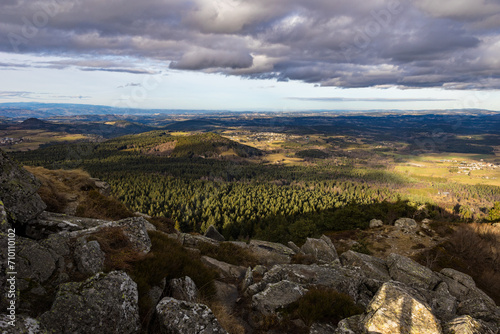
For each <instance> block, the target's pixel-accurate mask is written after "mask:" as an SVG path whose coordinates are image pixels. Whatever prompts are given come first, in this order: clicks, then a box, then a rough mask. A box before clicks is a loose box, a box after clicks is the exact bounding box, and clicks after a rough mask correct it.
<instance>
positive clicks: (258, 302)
mask: <svg viewBox="0 0 500 334" xmlns="http://www.w3.org/2000/svg"><path fill="white" fill-rule="evenodd" d="M306 292H307V290H306V289H304V288H303V287H302V286H301V285H300V284H297V283H294V282H290V281H287V280H284V281H280V282H278V283H272V284H269V285H268V286H267V287H266V289H265V290H264V291H262V292H259V293H257V294H255V295H254V296H253V297H252V307H254V308H255V309H256V310H258V311H259V312H260V313H262V314H264V315H271V314H273V313H274V312H275V311H276V309H279V308H281V307H286V306H288V305H290V304H291V303H293V302H295V301H296V300H297V299H299V298H300V297H302V296H303V295H304V294H305V293H306Z"/></svg>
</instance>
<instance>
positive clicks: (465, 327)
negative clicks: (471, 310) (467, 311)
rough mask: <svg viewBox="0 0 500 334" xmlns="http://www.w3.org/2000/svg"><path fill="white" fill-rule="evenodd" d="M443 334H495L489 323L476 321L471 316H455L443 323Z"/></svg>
mask: <svg viewBox="0 0 500 334" xmlns="http://www.w3.org/2000/svg"><path fill="white" fill-rule="evenodd" d="M444 333H445V334H495V333H496V331H495V329H493V328H492V327H490V325H488V324H485V323H484V322H482V321H480V320H479V321H478V320H476V319H474V318H472V317H471V316H468V315H463V316H461V317H457V318H455V319H453V320H452V321H450V322H448V323H446V324H445V325H444Z"/></svg>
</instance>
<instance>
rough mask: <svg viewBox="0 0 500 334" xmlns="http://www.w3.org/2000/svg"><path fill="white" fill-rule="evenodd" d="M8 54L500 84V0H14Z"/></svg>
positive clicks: (102, 63)
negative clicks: (17, 53) (136, 59)
mask: <svg viewBox="0 0 500 334" xmlns="http://www.w3.org/2000/svg"><path fill="white" fill-rule="evenodd" d="M0 51H4V52H12V53H14V52H24V53H37V54H43V55H62V56H65V57H70V58H71V57H73V58H81V57H85V58H86V59H87V60H86V62H87V64H85V63H83V62H80V63H77V62H76V61H75V62H73V63H71V61H69V62H68V63H66V64H64V63H52V64H45V65H41V66H50V67H53V68H66V67H70V66H75V67H77V68H79V69H81V70H84V71H111V72H127V73H139V74H144V73H150V72H151V71H150V70H143V69H141V68H138V67H137V66H135V65H134V64H133V63H132V62H131V63H129V64H125V65H124V64H121V65H120V64H115V63H113V61H110V60H109V59H113V58H120V57H121V58H127V57H131V58H145V59H150V60H154V61H155V62H156V63H158V62H159V63H162V64H163V65H162V66H163V67H170V68H172V69H179V70H192V71H205V72H218V73H223V74H227V75H240V76H245V77H248V78H269V79H277V80H280V81H287V80H301V81H304V82H310V83H315V84H319V85H323V86H338V87H369V86H398V87H444V88H455V89H471V88H473V89H489V88H499V87H500V79H499V78H500V62H499V61H498V54H500V4H499V3H498V2H496V1H490V0H461V1H455V0H441V1H434V0H371V1H363V0H253V1H244V0H190V1H185V0H143V1H126V0H115V1H102V0H78V1H77V0H35V1H15V0H9V1H3V2H2V4H0ZM91 62H93V63H92V64H90V63H91ZM0 67H1V66H0Z"/></svg>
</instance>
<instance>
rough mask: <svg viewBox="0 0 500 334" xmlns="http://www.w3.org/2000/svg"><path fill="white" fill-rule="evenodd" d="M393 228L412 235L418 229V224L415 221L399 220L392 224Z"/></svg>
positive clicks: (408, 219) (409, 219)
mask: <svg viewBox="0 0 500 334" xmlns="http://www.w3.org/2000/svg"><path fill="white" fill-rule="evenodd" d="M394 226H395V227H398V228H399V229H401V231H403V232H405V233H412V232H415V231H416V230H417V229H418V224H417V222H416V221H415V219H411V218H399V219H398V220H396V221H395V222H394Z"/></svg>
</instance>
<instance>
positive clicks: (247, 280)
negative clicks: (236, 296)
mask: <svg viewBox="0 0 500 334" xmlns="http://www.w3.org/2000/svg"><path fill="white" fill-rule="evenodd" d="M252 284H253V271H252V268H251V267H248V268H247V271H246V273H245V277H244V278H243V281H242V282H241V291H245V290H246V289H248V287H249V286H250V285H252Z"/></svg>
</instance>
